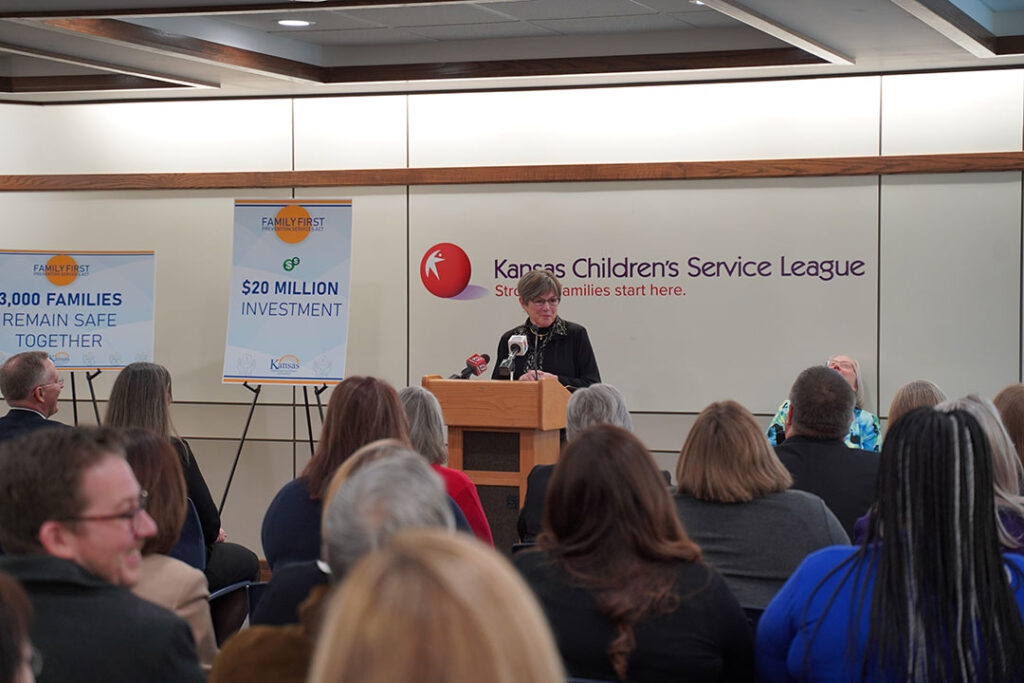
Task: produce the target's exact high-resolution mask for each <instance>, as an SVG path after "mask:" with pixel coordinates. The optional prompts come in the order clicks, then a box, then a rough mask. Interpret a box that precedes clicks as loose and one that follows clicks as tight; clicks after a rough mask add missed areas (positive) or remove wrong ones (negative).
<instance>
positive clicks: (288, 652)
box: [210, 450, 453, 683]
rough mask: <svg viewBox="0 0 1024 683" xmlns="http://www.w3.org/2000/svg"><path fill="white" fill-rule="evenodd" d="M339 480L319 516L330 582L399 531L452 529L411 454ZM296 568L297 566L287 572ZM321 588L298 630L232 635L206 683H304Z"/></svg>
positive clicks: (447, 511)
mask: <svg viewBox="0 0 1024 683" xmlns="http://www.w3.org/2000/svg"><path fill="white" fill-rule="evenodd" d="M345 475H346V473H342V472H338V473H337V474H336V475H335V478H334V481H332V482H331V486H332V487H333V486H335V484H336V483H337V482H340V481H343V482H344V483H342V484H341V485H340V486H339V487H338V488H337V493H336V494H334V496H333V497H332V498H329V501H330V503H329V505H328V506H327V510H326V512H325V514H324V556H325V558H326V560H327V565H328V566H329V568H330V577H331V581H332V583H338V582H340V581H341V579H342V578H343V577H344V576H345V575H346V574H347V573H348V571H349V569H350V568H351V567H352V566H353V565H354V564H355V563H356V561H358V560H359V558H361V557H362V556H363V555H365V554H367V553H369V552H371V551H372V550H374V549H376V548H379V547H382V546H385V545H386V544H387V543H388V541H389V540H390V538H391V536H393V535H394V534H395V533H397V532H398V531H400V530H401V529H406V528H410V527H430V526H433V527H442V528H445V529H448V530H451V529H452V527H453V521H452V514H451V508H450V507H449V505H448V500H449V499H448V496H447V495H446V494H445V491H444V486H443V483H442V481H441V478H440V476H439V475H438V474H436V473H435V472H433V471H431V469H430V467H429V466H428V465H427V463H426V462H425V461H424V460H423V458H422V456H420V455H419V454H417V453H413V452H412V451H408V450H405V451H400V452H398V453H393V454H391V455H387V456H385V457H383V458H381V459H380V460H377V461H375V462H372V463H370V464H367V465H366V466H365V467H362V468H361V469H359V471H358V472H355V473H354V474H352V476H351V478H349V479H347V480H344V477H345ZM294 566H298V565H288V566H287V567H286V568H285V569H289V568H291V567H294ZM327 590H328V587H327V586H326V585H324V586H317V587H315V588H314V589H313V590H312V591H311V592H310V594H309V597H308V598H307V599H306V601H305V602H304V603H303V604H302V607H301V608H300V609H301V616H302V620H301V623H300V624H296V625H287V626H252V627H250V628H248V629H245V630H243V631H241V632H239V633H238V634H237V635H235V636H234V637H233V638H232V639H231V640H229V641H228V642H227V643H226V644H225V646H224V649H223V650H222V651H221V654H220V657H219V658H218V659H217V662H216V664H215V665H214V667H213V672H212V674H211V676H210V683H228V682H231V681H238V682H239V683H250V682H258V681H267V682H268V683H288V682H289V681H295V682H296V683H301V682H302V681H305V680H306V672H307V668H308V666H309V661H310V656H311V654H312V650H313V644H314V642H315V637H316V632H317V629H318V624H319V623H320V617H321V611H322V605H323V603H324V598H325V596H326V594H327ZM312 680H321V679H319V678H316V679H312ZM352 680H360V679H352ZM395 680H402V679H395ZM408 680H416V679H415V678H413V679H408Z"/></svg>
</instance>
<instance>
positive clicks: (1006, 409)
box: [992, 384, 1024, 462]
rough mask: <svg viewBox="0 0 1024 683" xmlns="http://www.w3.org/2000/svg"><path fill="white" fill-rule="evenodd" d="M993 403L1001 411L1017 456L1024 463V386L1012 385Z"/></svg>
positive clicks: (1001, 392)
mask: <svg viewBox="0 0 1024 683" xmlns="http://www.w3.org/2000/svg"><path fill="white" fill-rule="evenodd" d="M992 402H993V403H994V404H995V406H996V408H997V409H998V410H999V417H1000V418H1001V419H1002V421H1003V426H1004V427H1005V428H1006V433H1007V434H1009V435H1010V440H1011V441H1012V442H1013V445H1014V448H1015V449H1016V450H1017V456H1018V457H1019V458H1022V462H1024V384H1011V385H1010V386H1008V387H1006V388H1004V389H1003V390H1002V391H1000V392H999V393H998V394H996V397H995V399H994V400H993V401H992Z"/></svg>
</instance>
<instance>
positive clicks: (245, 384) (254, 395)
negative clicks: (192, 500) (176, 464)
mask: <svg viewBox="0 0 1024 683" xmlns="http://www.w3.org/2000/svg"><path fill="white" fill-rule="evenodd" d="M242 386H243V387H245V388H246V389H248V390H249V391H251V392H252V405H250V406H249V417H247V418H246V419H245V428H244V429H243V430H242V438H241V439H239V441H238V450H237V451H235V462H234V463H232V465H231V474H229V475H228V483H227V484H226V485H225V486H224V495H223V496H222V497H221V499H220V507H219V508H218V510H217V511H218V512H219V513H220V514H222V515H223V514H224V503H225V502H226V501H227V499H228V491H229V490H230V489H231V480H232V479H234V478H235V468H237V467H238V458H239V457H241V455H242V446H244V445H245V437H246V435H247V434H248V433H249V424H250V423H251V422H252V414H253V412H255V410H256V401H257V400H258V399H259V397H260V390H261V389H262V388H263V385H262V384H257V385H256V388H255V389H253V388H252V387H251V386H249V383H248V382H243V383H242Z"/></svg>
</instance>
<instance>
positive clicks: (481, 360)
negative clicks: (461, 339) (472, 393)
mask: <svg viewBox="0 0 1024 683" xmlns="http://www.w3.org/2000/svg"><path fill="white" fill-rule="evenodd" d="M489 362H491V357H490V356H488V355H487V354H486V353H485V354H479V353H474V354H473V355H472V356H470V357H469V358H467V359H466V367H464V368H463V369H462V372H457V373H455V374H454V375H452V376H450V377H449V378H448V379H468V378H469V376H470V375H482V374H483V373H484V372H486V371H487V364H488V363H489Z"/></svg>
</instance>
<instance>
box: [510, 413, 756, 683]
mask: <svg viewBox="0 0 1024 683" xmlns="http://www.w3.org/2000/svg"><path fill="white" fill-rule="evenodd" d="M512 562H513V563H514V564H515V565H516V567H518V569H519V571H520V572H521V573H522V574H523V576H524V578H525V579H526V582H527V584H529V585H530V587H531V588H532V589H533V591H534V593H535V594H536V595H537V598H538V599H539V601H540V604H541V607H542V609H543V610H544V612H545V614H546V615H547V618H548V621H549V623H550V624H551V629H552V631H554V633H555V639H556V641H557V642H558V647H559V650H560V651H561V653H562V661H563V662H564V663H565V666H566V668H567V669H568V672H569V675H570V676H578V677H582V678H597V679H606V680H631V681H632V680H636V681H678V680H682V679H685V680H688V681H733V680H736V681H739V680H751V679H752V677H753V668H754V661H753V639H752V637H751V633H750V626H749V625H748V623H747V619H746V617H745V616H744V613H743V610H742V609H741V608H740V605H739V603H738V602H737V601H736V598H735V597H734V596H733V594H732V593H731V592H730V591H729V588H728V587H727V586H726V584H725V581H724V580H723V579H722V577H721V576H720V575H719V574H718V572H717V571H715V570H714V569H713V568H712V567H710V566H709V565H707V564H705V563H704V562H702V561H701V552H700V548H698V547H697V545H696V544H695V543H694V542H693V541H691V540H690V538H689V537H688V536H687V535H686V532H685V531H684V530H683V527H682V525H681V524H680V522H679V518H678V516H677V515H676V511H675V508H674V506H673V505H672V498H671V496H670V494H669V492H668V490H667V489H666V487H665V483H664V480H663V479H662V477H661V475H660V474H659V473H658V468H657V466H656V465H655V463H654V459H653V458H652V457H651V454H650V453H649V452H648V451H647V449H646V448H644V445H643V444H642V443H640V441H639V439H637V438H636V437H634V436H633V435H632V434H630V433H629V432H627V431H625V430H624V429H620V428H619V427H615V426H612V425H607V424H601V425H595V426H593V427H590V428H588V429H585V430H583V431H582V432H580V433H579V434H578V435H577V436H576V438H574V439H573V440H572V441H570V442H569V443H568V444H567V445H566V447H565V450H564V451H563V452H562V457H561V459H560V460H559V462H558V465H557V466H556V467H555V472H554V474H553V475H552V477H551V483H550V485H549V486H548V494H547V505H546V507H545V509H544V521H543V531H542V532H541V534H540V536H538V537H537V548H536V549H530V550H524V551H522V552H519V553H516V554H515V555H513V556H512Z"/></svg>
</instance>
